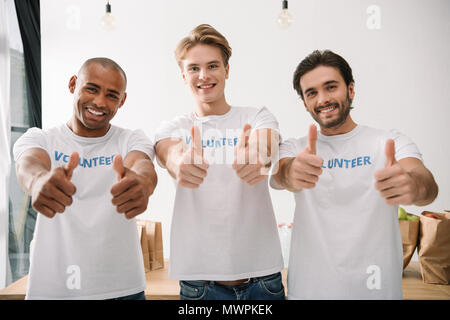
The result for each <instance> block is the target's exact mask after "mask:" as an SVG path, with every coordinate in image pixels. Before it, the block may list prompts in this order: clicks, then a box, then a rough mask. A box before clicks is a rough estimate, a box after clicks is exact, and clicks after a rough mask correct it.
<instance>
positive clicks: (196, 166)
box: [175, 126, 209, 189]
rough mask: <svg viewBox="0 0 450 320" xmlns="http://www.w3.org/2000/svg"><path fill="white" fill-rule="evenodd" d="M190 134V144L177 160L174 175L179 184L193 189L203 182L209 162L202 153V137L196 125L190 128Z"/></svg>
mask: <svg viewBox="0 0 450 320" xmlns="http://www.w3.org/2000/svg"><path fill="white" fill-rule="evenodd" d="M191 136H192V143H191V146H190V147H189V148H187V149H186V150H185V151H184V152H183V153H182V154H181V157H180V158H179V160H177V165H176V168H175V175H176V180H177V183H178V184H179V185H180V186H183V187H186V188H191V189H195V188H198V187H199V186H200V185H201V184H202V183H203V180H204V179H205V177H206V174H207V170H208V168H209V164H208V162H207V161H206V159H205V158H204V155H203V147H202V137H201V135H200V130H199V128H198V127H197V126H193V127H192V128H191Z"/></svg>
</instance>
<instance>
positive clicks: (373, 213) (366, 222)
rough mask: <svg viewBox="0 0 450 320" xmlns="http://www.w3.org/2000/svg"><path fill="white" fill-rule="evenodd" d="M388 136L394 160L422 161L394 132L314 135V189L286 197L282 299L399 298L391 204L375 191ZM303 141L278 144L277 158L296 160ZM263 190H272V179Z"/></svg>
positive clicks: (399, 259) (399, 260) (399, 257)
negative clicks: (288, 222)
mask: <svg viewBox="0 0 450 320" xmlns="http://www.w3.org/2000/svg"><path fill="white" fill-rule="evenodd" d="M388 138H391V139H394V141H395V150H396V152H395V156H396V159H397V160H400V159H403V158H407V157H414V158H418V159H420V160H422V157H421V154H420V152H419V150H418V148H417V146H416V145H415V144H414V143H413V142H412V141H411V140H410V139H409V138H407V137H406V136H404V135H402V134H400V133H399V132H396V131H389V132H387V131H382V130H378V129H373V128H369V127H366V126H357V127H356V128H355V129H353V130H352V131H351V132H349V133H346V134H342V135H336V136H324V135H322V134H321V133H319V134H318V139H317V144H316V148H317V155H318V156H320V157H322V159H323V160H324V162H323V166H322V169H323V173H322V175H320V176H319V181H318V183H317V184H316V186H315V188H313V189H304V190H302V191H300V192H297V193H294V198H295V203H296V207H295V214H294V226H293V234H292V242H291V251H290V257H289V271H288V296H289V299H401V298H402V266H403V251H402V240H401V235H400V230H399V226H398V218H397V209H398V207H397V206H389V205H387V204H386V202H385V200H384V199H383V198H382V197H381V195H380V193H379V191H377V190H376V189H375V177H374V174H375V172H376V171H377V170H378V169H382V168H384V166H385V159H386V158H385V151H384V150H385V143H386V140H387V139H388ZM306 142H307V137H303V138H301V139H288V140H286V141H284V142H283V143H282V144H281V145H280V159H281V158H289V157H295V156H297V154H298V153H299V152H300V151H301V150H302V149H304V148H305V146H306ZM271 186H272V187H274V188H277V189H278V188H279V186H278V185H277V183H276V182H275V181H274V179H273V178H272V179H271Z"/></svg>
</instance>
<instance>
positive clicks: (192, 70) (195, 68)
mask: <svg viewBox="0 0 450 320" xmlns="http://www.w3.org/2000/svg"><path fill="white" fill-rule="evenodd" d="M198 70H199V68H198V67H190V68H189V69H188V71H191V72H195V71H198Z"/></svg>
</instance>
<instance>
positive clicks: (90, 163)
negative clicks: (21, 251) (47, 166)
mask: <svg viewBox="0 0 450 320" xmlns="http://www.w3.org/2000/svg"><path fill="white" fill-rule="evenodd" d="M29 148H42V149H44V150H45V151H47V153H48V155H49V157H50V159H51V166H52V168H55V167H59V166H63V165H64V164H65V163H67V161H68V159H69V157H70V154H71V153H72V152H75V151H76V152H78V154H79V156H80V160H79V165H78V166H77V167H76V168H75V170H74V172H73V176H72V179H71V181H72V183H73V184H74V185H75V187H76V193H75V194H74V195H73V196H72V199H73V203H72V205H71V206H69V207H66V210H65V211H64V213H62V214H60V213H57V214H56V215H55V216H54V217H53V218H52V219H50V218H47V217H46V216H44V215H42V214H38V217H37V221H36V227H35V231H34V236H33V240H32V243H31V245H30V271H29V277H28V286H27V295H26V298H27V299H109V298H116V297H121V296H126V295H131V294H135V293H138V292H140V291H143V290H145V287H146V280H145V271H144V265H143V259H142V253H141V248H140V242H139V239H138V234H137V227H136V221H135V219H131V220H127V219H126V218H125V216H124V215H123V214H119V213H118V212H117V211H116V207H114V206H113V204H112V203H111V200H112V195H111V193H110V190H111V187H112V186H113V185H114V184H115V183H117V174H116V173H115V171H114V169H113V167H112V162H113V158H114V156H115V155H117V154H120V155H121V156H122V157H125V156H126V155H127V154H128V152H130V151H131V150H138V151H142V152H144V153H146V154H147V155H148V156H149V157H150V158H151V159H152V160H153V158H154V150H153V144H152V143H151V141H150V140H149V139H148V138H147V137H146V136H145V134H144V133H143V132H142V131H139V130H136V131H131V130H127V129H122V128H119V127H116V126H111V128H110V129H109V131H108V133H107V134H106V135H105V136H103V137H99V138H85V137H80V136H77V135H75V134H74V133H73V132H72V131H71V130H70V129H69V128H68V127H67V126H66V125H61V126H58V127H54V128H51V129H48V130H41V129H38V128H31V129H29V130H28V131H27V132H26V133H25V134H24V135H23V136H22V137H20V138H19V140H17V142H16V143H15V145H14V159H15V160H16V161H17V160H18V159H19V158H20V156H21V155H22V153H23V152H24V151H25V150H27V149H29Z"/></svg>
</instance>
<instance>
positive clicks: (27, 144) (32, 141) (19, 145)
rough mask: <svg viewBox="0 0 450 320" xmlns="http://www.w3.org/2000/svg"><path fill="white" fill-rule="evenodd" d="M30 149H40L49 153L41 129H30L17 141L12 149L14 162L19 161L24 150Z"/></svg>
mask: <svg viewBox="0 0 450 320" xmlns="http://www.w3.org/2000/svg"><path fill="white" fill-rule="evenodd" d="M32 148H41V149H44V150H45V151H47V153H49V151H48V143H47V139H46V136H45V133H44V131H43V130H42V129H39V128H30V129H28V130H27V131H26V132H25V133H24V134H23V135H22V136H21V137H20V138H19V139H17V141H16V143H15V144H14V147H13V155H14V161H17V160H19V158H20V156H21V155H22V154H23V153H24V152H25V151H26V150H28V149H32Z"/></svg>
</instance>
